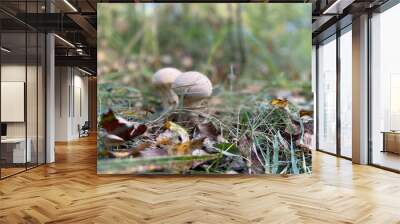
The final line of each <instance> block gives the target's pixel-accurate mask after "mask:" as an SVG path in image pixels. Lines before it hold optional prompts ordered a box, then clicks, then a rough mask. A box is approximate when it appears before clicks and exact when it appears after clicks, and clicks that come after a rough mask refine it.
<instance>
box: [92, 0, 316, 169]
mask: <svg viewBox="0 0 400 224" xmlns="http://www.w3.org/2000/svg"><path fill="white" fill-rule="evenodd" d="M97 55H98V121H99V122H98V123H99V132H98V146H97V151H98V153H97V155H98V162H97V172H98V173H99V174H282V175H290V174H301V173H308V174H310V173H311V169H312V168H311V145H312V142H313V126H314V125H313V119H312V117H313V111H312V110H313V93H312V89H311V4H280V3H279V4H278V3H269V4H268V3H242V4H233V3H220V4H215V3H213V4H204V3H203V4H195V3H193V4H188V3H186V4H170V3H129V4H124V3H121V4H107V3H102V4H98V53H97Z"/></svg>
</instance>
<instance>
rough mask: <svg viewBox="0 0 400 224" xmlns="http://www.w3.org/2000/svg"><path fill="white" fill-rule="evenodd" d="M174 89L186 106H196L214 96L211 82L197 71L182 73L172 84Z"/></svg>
mask: <svg viewBox="0 0 400 224" xmlns="http://www.w3.org/2000/svg"><path fill="white" fill-rule="evenodd" d="M172 89H173V91H174V92H175V93H176V94H177V95H178V96H179V97H182V98H183V103H184V106H194V105H195V104H196V103H198V102H201V101H202V100H203V99H205V98H208V97H209V96H211V94H212V84H211V81H210V80H209V79H208V78H207V76H205V75H203V74H201V73H200V72H196V71H190V72H185V73H182V74H181V75H180V76H178V77H177V78H176V79H175V81H174V82H173V83H172Z"/></svg>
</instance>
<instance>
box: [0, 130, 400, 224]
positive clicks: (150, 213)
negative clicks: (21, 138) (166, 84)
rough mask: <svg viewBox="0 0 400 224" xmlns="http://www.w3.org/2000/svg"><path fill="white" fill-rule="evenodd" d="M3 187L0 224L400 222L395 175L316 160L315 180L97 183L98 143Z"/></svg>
mask: <svg viewBox="0 0 400 224" xmlns="http://www.w3.org/2000/svg"><path fill="white" fill-rule="evenodd" d="M56 159H57V161H56V163H54V164H49V165H46V166H41V167H39V168H36V169H33V170H29V171H27V172H26V173H22V174H19V175H16V176H13V177H10V178H7V179H5V180H2V181H0V202H1V203H0V223H119V224H121V223H385V224H386V223H400V212H399V211H400V175H399V174H396V173H391V172H388V171H384V170H380V169H377V168H374V167H370V166H361V165H354V164H352V163H351V162H350V161H347V160H343V159H339V158H336V157H333V156H330V155H326V154H323V153H320V152H315V153H314V158H313V175H312V176H307V175H300V176H294V177H277V176H255V177H249V176H236V177H233V176H229V177H205V176H200V177H193V176H188V177H178V176H174V177H166V176H162V177H160V176H157V177H151V176H148V177H146V176H126V175H124V176H98V175H97V174H96V139H95V137H89V138H84V139H82V140H80V141H74V142H70V143H68V144H57V147H56Z"/></svg>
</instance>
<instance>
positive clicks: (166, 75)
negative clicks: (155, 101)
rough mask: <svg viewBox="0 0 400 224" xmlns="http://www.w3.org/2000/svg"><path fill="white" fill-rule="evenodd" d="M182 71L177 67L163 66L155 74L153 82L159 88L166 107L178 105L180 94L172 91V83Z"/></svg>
mask: <svg viewBox="0 0 400 224" xmlns="http://www.w3.org/2000/svg"><path fill="white" fill-rule="evenodd" d="M181 74H182V72H181V71H179V70H178V69H176V68H162V69H160V70H158V71H157V72H156V73H155V74H154V75H153V80H152V82H153V84H154V85H155V86H156V87H157V88H158V90H159V91H160V95H161V100H162V105H163V107H164V109H171V108H173V107H175V106H177V105H178V101H179V99H178V96H177V95H176V94H175V93H174V91H172V89H171V85H172V83H173V82H174V81H175V79H176V78H177V77H178V76H179V75H181Z"/></svg>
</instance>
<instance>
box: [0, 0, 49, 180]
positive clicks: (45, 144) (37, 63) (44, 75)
mask: <svg viewBox="0 0 400 224" xmlns="http://www.w3.org/2000/svg"><path fill="white" fill-rule="evenodd" d="M27 2H28V1H27V0H25V2H24V3H25V11H27ZM36 3H37V5H36V11H38V9H39V6H38V3H39V0H36ZM1 11H2V12H4V13H6V14H7V15H9V16H11V17H13V18H15V19H16V20H17V21H19V22H21V20H19V19H18V18H16V17H14V16H12V15H11V14H8V13H7V11H4V10H2V9H1ZM46 11H47V7H46ZM26 15H27V14H26ZM26 15H25V16H26ZM25 19H26V18H25ZM22 23H23V24H24V28H25V30H24V33H25V84H24V96H25V99H24V107H25V108H24V120H25V169H24V170H21V171H18V172H15V173H12V174H10V175H7V176H2V168H1V167H0V180H3V179H6V178H8V177H12V176H14V175H17V174H19V173H23V172H25V171H27V170H30V169H33V168H36V167H39V166H41V165H43V164H46V163H47V128H46V127H47V110H46V108H47V39H46V34H47V33H43V32H40V31H39V30H37V29H35V28H33V27H32V26H29V24H27V23H24V22H23V21H22ZM28 30H32V31H34V32H35V33H36V45H37V46H36V100H37V102H36V104H37V107H36V142H37V148H36V149H37V152H36V162H35V163H34V165H32V164H33V163H32V164H31V163H29V165H32V166H28V162H27V161H28V154H27V153H26V152H27V147H28V144H27V139H28V125H27V120H28V119H27V116H28V114H27V81H28V77H27V76H28V67H27V65H28ZM39 33H43V34H45V35H44V38H43V40H44V42H42V44H44V51H42V52H41V53H43V54H44V55H43V56H42V58H43V60H44V68H43V70H42V72H43V79H42V82H44V99H43V104H44V105H43V106H42V107H43V109H44V111H43V112H44V116H43V117H42V118H43V119H44V120H43V121H42V122H44V136H43V140H44V145H43V147H44V149H43V152H44V155H43V157H44V158H43V159H44V161H43V162H42V163H39V147H38V146H39V136H38V135H39V107H38V103H39V68H38V66H39ZM1 36H2V32H0V45H1ZM1 62H2V58H1V54H0V67H1ZM0 81H1V69H0ZM0 96H1V93H0ZM0 99H1V98H0ZM0 120H1V115H0ZM0 123H1V121H0ZM0 156H1V144H0ZM0 158H1V157H0Z"/></svg>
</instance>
